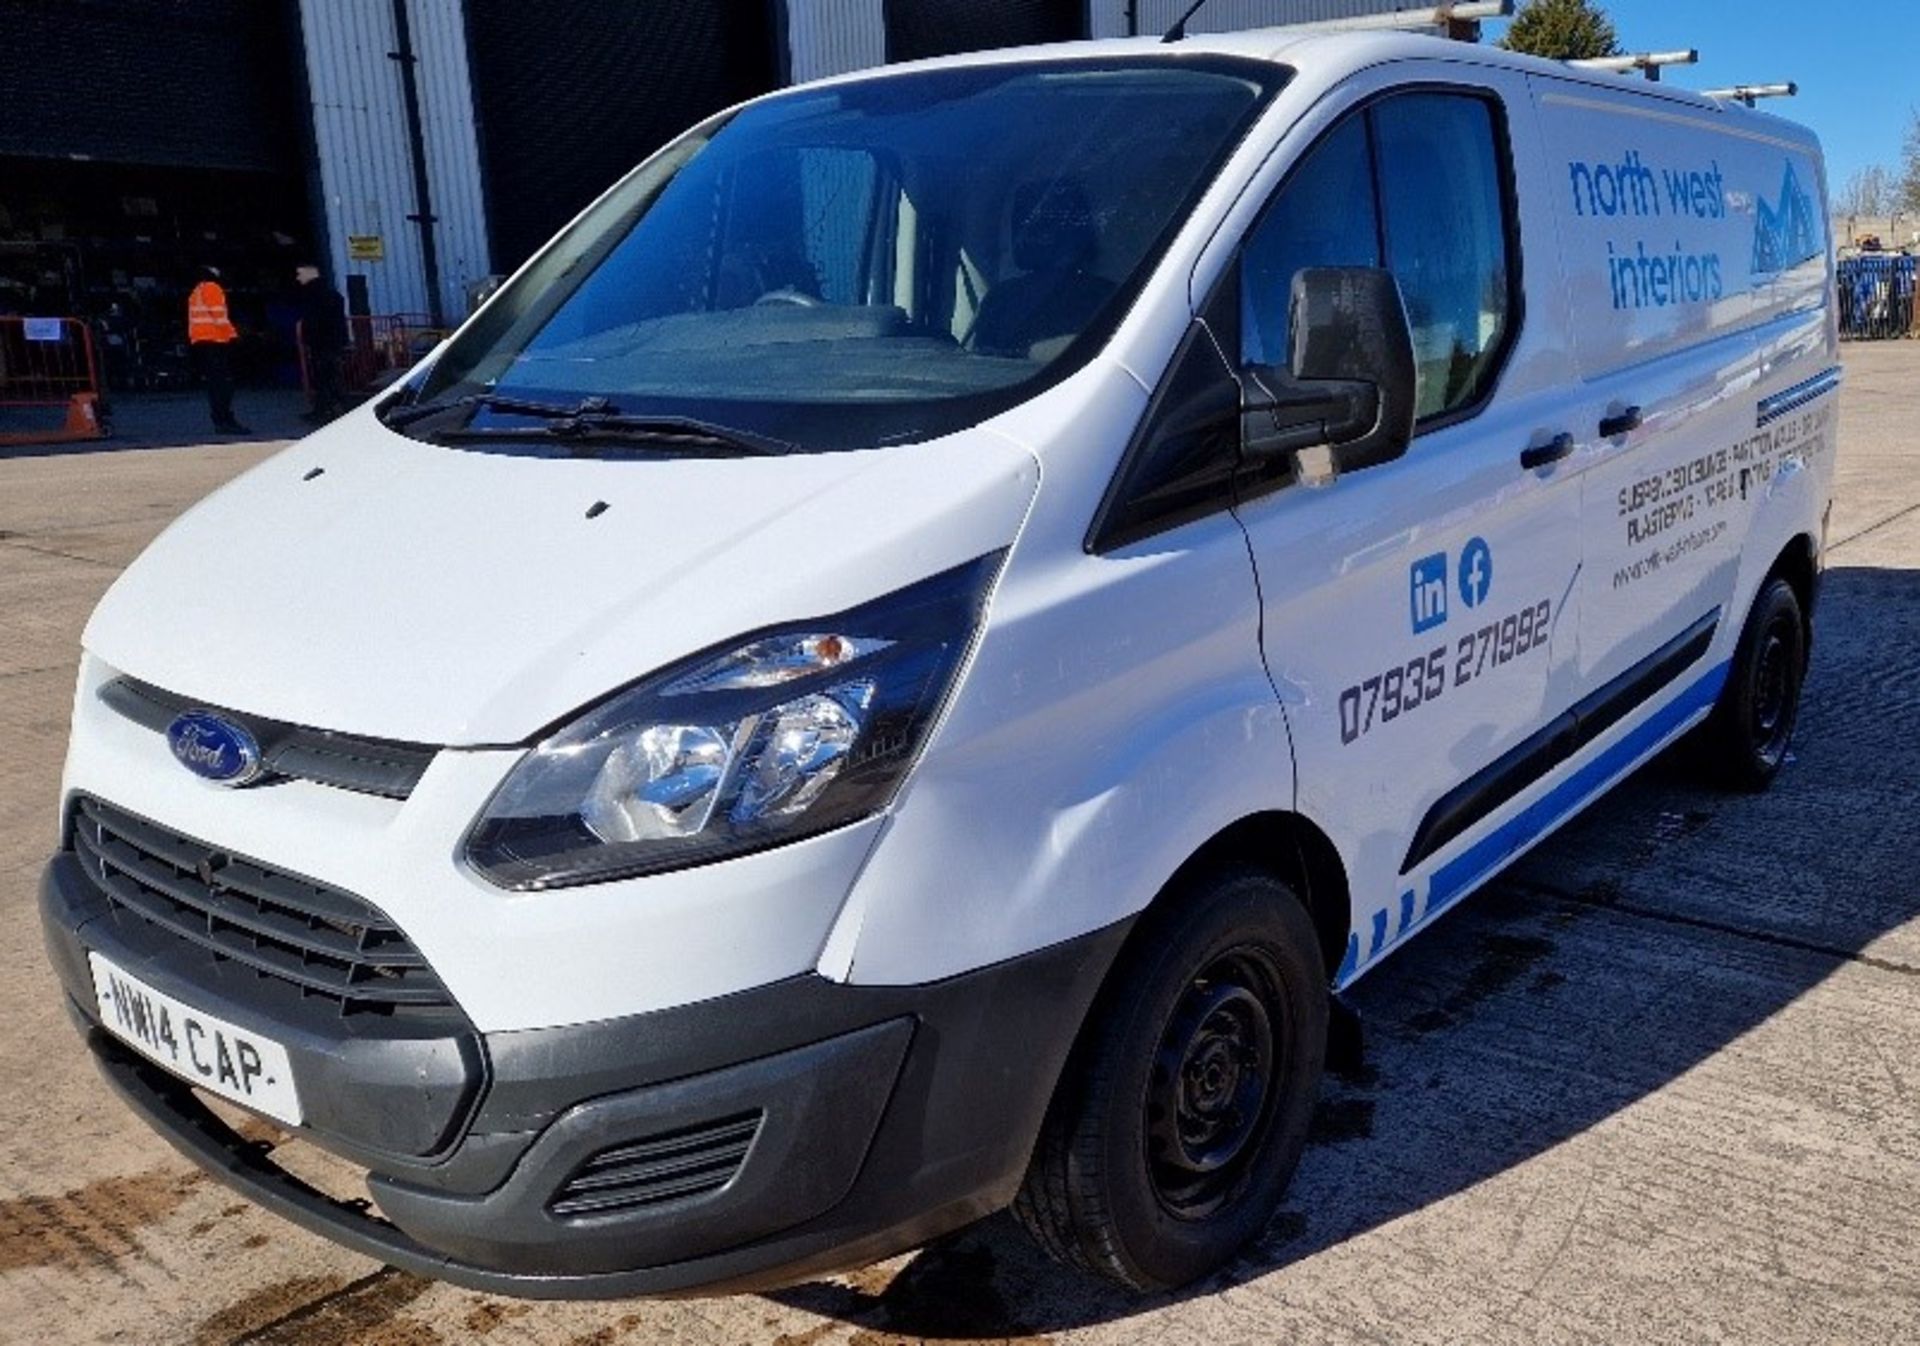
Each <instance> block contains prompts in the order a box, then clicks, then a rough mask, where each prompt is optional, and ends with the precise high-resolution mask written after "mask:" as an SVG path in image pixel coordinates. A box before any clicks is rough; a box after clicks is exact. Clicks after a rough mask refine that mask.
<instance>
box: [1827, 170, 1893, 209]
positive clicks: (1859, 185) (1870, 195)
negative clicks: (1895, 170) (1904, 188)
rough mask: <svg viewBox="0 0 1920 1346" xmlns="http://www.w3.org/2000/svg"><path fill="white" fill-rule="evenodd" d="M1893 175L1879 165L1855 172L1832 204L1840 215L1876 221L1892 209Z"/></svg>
mask: <svg viewBox="0 0 1920 1346" xmlns="http://www.w3.org/2000/svg"><path fill="white" fill-rule="evenodd" d="M1893 198H1894V182H1893V174H1891V173H1889V172H1887V170H1886V169H1884V168H1882V167H1881V166H1880V165H1879V164H1872V165H1870V166H1868V167H1866V168H1862V169H1859V170H1857V171H1856V172H1855V173H1854V175H1853V176H1852V177H1850V178H1848V179H1847V185H1846V186H1844V187H1842V188H1841V189H1840V199H1839V200H1838V201H1836V202H1835V203H1834V204H1835V205H1836V206H1837V207H1838V208H1839V211H1840V213H1841V214H1842V215H1848V216H1852V217H1854V218H1859V219H1869V220H1872V219H1878V218H1879V217H1880V216H1882V215H1885V214H1887V213H1888V212H1889V211H1890V210H1891V209H1892V208H1893Z"/></svg>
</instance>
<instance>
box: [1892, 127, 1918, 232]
mask: <svg viewBox="0 0 1920 1346" xmlns="http://www.w3.org/2000/svg"><path fill="white" fill-rule="evenodd" d="M1900 155H1901V158H1902V159H1903V160H1904V161H1905V162H1904V164H1903V165H1902V168H1901V171H1900V187H1899V190H1898V191H1897V192H1896V193H1895V194H1894V195H1895V198H1896V199H1895V205H1896V206H1897V207H1898V209H1900V210H1901V211H1902V212H1903V213H1907V214H1920V111H1916V112H1915V113H1913V120H1911V121H1909V122H1908V123H1907V141H1906V144H1905V145H1904V146H1902V148H1901V151H1900Z"/></svg>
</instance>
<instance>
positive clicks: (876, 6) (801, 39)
mask: <svg viewBox="0 0 1920 1346" xmlns="http://www.w3.org/2000/svg"><path fill="white" fill-rule="evenodd" d="M786 4H787V43H788V52H789V56H788V69H789V72H790V74H791V77H792V80H793V82H794V83H795V84H800V83H803V82H804V81H806V80H810V79H822V78H824V77H826V76H828V75H837V74H840V73H841V72H843V71H847V70H864V69H866V68H867V67H868V66H872V65H879V64H880V63H881V62H883V61H885V60H886V59H887V23H886V16H885V12H884V0H786Z"/></svg>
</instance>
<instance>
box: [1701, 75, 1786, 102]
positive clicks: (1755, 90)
mask: <svg viewBox="0 0 1920 1346" xmlns="http://www.w3.org/2000/svg"><path fill="white" fill-rule="evenodd" d="M1701 92H1702V93H1704V94H1705V95H1706V96H1707V97H1709V98H1718V99H1721V100H1723V101H1725V102H1729V103H1745V104H1746V105H1747V106H1748V107H1752V106H1753V105H1754V102H1755V101H1756V100H1757V99H1761V98H1792V97H1794V96H1795V95H1797V94H1798V93H1799V92H1800V86H1799V85H1798V84H1795V83H1794V82H1793V81H1792V80H1788V81H1787V82H1785V83H1784V84H1735V85H1732V86H1731V87H1729V88H1725V89H1702V90H1701Z"/></svg>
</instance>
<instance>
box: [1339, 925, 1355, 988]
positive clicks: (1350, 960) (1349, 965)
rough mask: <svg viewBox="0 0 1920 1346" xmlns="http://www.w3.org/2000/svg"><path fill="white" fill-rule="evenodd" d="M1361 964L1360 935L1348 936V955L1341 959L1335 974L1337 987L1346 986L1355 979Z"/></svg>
mask: <svg viewBox="0 0 1920 1346" xmlns="http://www.w3.org/2000/svg"><path fill="white" fill-rule="evenodd" d="M1359 966H1360V936H1358V935H1348V936H1347V956H1346V957H1345V958H1342V959H1341V960H1340V967H1339V969H1338V970H1337V971H1336V972H1335V973H1334V974H1333V984H1334V987H1335V989H1338V988H1340V987H1342V986H1345V985H1346V984H1347V983H1348V982H1349V981H1351V980H1353V974H1354V970H1355V969H1356V968H1358V967H1359Z"/></svg>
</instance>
